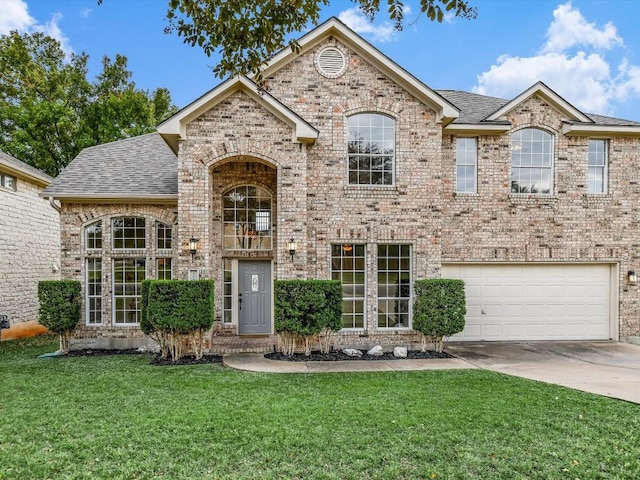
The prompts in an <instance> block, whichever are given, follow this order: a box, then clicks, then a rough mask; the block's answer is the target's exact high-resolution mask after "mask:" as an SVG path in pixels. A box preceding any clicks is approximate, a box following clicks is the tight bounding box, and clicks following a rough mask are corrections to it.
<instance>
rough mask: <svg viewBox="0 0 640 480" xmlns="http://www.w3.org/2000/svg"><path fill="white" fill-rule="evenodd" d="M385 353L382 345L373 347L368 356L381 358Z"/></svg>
mask: <svg viewBox="0 0 640 480" xmlns="http://www.w3.org/2000/svg"><path fill="white" fill-rule="evenodd" d="M383 353H384V352H383V351H382V347H381V346H380V345H376V346H375V347H373V348H372V349H371V350H369V351H368V352H367V355H373V356H376V357H379V356H380V355H382V354H383Z"/></svg>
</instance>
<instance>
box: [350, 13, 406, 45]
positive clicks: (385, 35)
mask: <svg viewBox="0 0 640 480" xmlns="http://www.w3.org/2000/svg"><path fill="white" fill-rule="evenodd" d="M405 13H406V8H405ZM338 18H339V19H340V20H341V21H342V22H344V23H345V24H346V25H347V26H348V27H349V28H351V29H352V30H354V31H355V32H356V33H358V34H360V35H365V36H367V37H369V38H370V39H371V40H372V41H374V42H381V43H383V42H389V41H391V40H393V39H394V37H395V36H396V33H397V31H396V29H395V28H394V27H393V25H392V24H391V23H389V22H384V23H382V24H380V25H374V24H373V23H371V22H370V21H369V19H367V18H366V17H365V16H364V15H363V14H362V13H361V12H360V10H358V9H357V8H350V9H348V10H344V11H343V12H340V15H338Z"/></svg>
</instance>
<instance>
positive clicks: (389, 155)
mask: <svg viewBox="0 0 640 480" xmlns="http://www.w3.org/2000/svg"><path fill="white" fill-rule="evenodd" d="M348 128H349V135H348V139H347V151H348V155H349V160H348V162H349V184H350V185H393V184H394V170H395V165H394V164H395V160H394V159H395V149H396V145H395V143H396V134H395V130H396V127H395V120H394V119H393V118H391V117H387V116H386V115H380V114H377V113H361V114H357V115H352V116H350V117H349V119H348Z"/></svg>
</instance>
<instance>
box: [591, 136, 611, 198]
mask: <svg viewBox="0 0 640 480" xmlns="http://www.w3.org/2000/svg"><path fill="white" fill-rule="evenodd" d="M607 143H608V142H607V141H606V140H593V139H592V140H589V152H588V154H587V156H588V160H587V163H588V167H587V179H588V185H589V187H588V188H589V190H588V192H589V193H607V163H608V162H607V151H608V148H607Z"/></svg>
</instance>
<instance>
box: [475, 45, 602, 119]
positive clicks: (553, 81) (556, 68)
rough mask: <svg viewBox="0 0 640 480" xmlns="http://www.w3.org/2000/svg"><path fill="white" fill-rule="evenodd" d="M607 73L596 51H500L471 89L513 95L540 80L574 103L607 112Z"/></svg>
mask: <svg viewBox="0 0 640 480" xmlns="http://www.w3.org/2000/svg"><path fill="white" fill-rule="evenodd" d="M609 75H610V68H609V64H608V63H607V62H606V60H605V59H604V58H603V57H602V56H601V55H599V54H596V53H592V54H590V55H587V54H585V53H584V52H578V53H577V54H576V55H575V56H573V57H569V56H567V55H565V54H563V53H547V54H545V55H538V56H535V57H511V56H509V55H503V56H502V57H500V58H498V60H497V62H496V65H492V66H491V68H490V69H489V71H487V72H484V73H482V74H481V75H480V76H479V77H478V86H477V87H476V88H474V89H473V91H474V92H476V93H480V94H482V95H490V96H493V97H500V98H512V97H515V96H516V95H518V94H520V93H522V92H523V91H524V90H526V89H527V88H529V87H530V86H531V85H533V84H534V83H536V82H537V81H539V80H542V81H543V82H544V83H546V84H547V85H548V86H549V87H551V88H552V89H553V90H555V91H556V92H558V94H560V95H561V96H563V97H564V98H566V99H567V100H568V101H569V102H571V103H573V104H574V105H575V106H576V107H578V108H581V109H582V108H584V109H586V110H587V111H589V112H592V113H595V112H599V113H606V112H607V111H608V110H609V101H610V100H611V96H612V92H611V88H610V85H609V83H610V81H609Z"/></svg>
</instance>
